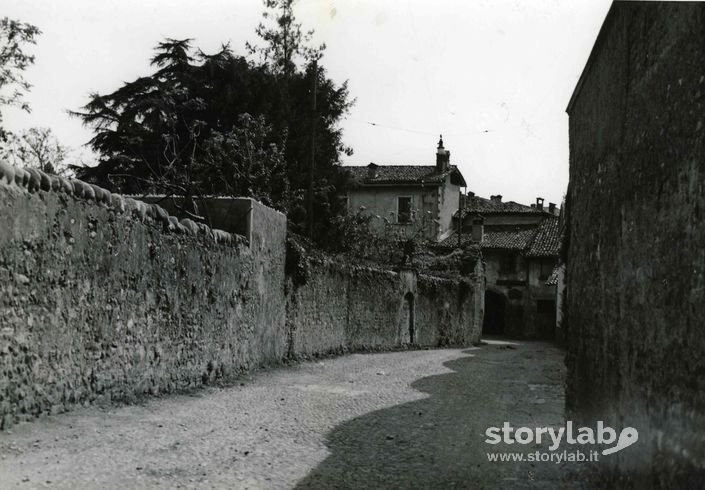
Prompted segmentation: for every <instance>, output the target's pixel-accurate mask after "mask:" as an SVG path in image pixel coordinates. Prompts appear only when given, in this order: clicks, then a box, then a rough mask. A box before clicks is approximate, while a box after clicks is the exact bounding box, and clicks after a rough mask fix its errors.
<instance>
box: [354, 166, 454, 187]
mask: <svg viewBox="0 0 705 490" xmlns="http://www.w3.org/2000/svg"><path fill="white" fill-rule="evenodd" d="M344 168H346V169H347V170H348V171H349V172H350V175H351V177H352V179H353V181H354V182H355V183H357V184H363V185H364V184H421V183H424V184H442V183H443V182H445V179H446V177H447V176H448V174H449V173H450V172H452V171H458V168H457V167H456V166H455V165H451V167H450V170H448V171H447V172H442V173H441V172H438V171H436V166H435V165H378V166H377V171H376V176H375V177H374V178H373V179H370V178H369V170H368V168H369V167H368V166H367V165H365V166H350V167H344Z"/></svg>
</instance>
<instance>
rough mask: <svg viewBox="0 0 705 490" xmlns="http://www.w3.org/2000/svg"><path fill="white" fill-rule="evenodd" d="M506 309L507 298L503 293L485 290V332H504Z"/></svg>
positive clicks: (495, 333)
mask: <svg viewBox="0 0 705 490" xmlns="http://www.w3.org/2000/svg"><path fill="white" fill-rule="evenodd" d="M506 309H507V300H506V298H505V297H504V296H503V295H501V294H498V293H495V292H493V291H486V292H485V319H484V320H483V322H482V333H483V334H486V335H502V334H504V326H505V325H504V322H505V314H506Z"/></svg>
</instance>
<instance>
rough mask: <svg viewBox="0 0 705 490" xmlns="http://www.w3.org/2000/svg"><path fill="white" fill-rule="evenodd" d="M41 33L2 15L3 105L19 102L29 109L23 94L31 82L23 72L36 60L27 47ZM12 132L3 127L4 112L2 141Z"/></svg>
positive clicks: (0, 102)
mask: <svg viewBox="0 0 705 490" xmlns="http://www.w3.org/2000/svg"><path fill="white" fill-rule="evenodd" d="M39 34H41V31H40V30H39V29H37V27H35V26H33V25H31V24H27V23H25V22H20V21H17V20H12V19H9V18H7V17H4V18H2V19H0V108H2V106H17V107H20V108H21V109H23V110H25V111H29V105H28V104H27V103H26V102H24V100H23V96H24V93H25V92H26V91H28V90H29V89H30V87H31V85H30V84H29V83H28V82H27V81H26V80H25V79H24V76H23V72H24V71H25V70H26V69H27V68H28V67H29V66H30V65H32V64H33V63H34V55H31V54H27V53H26V52H25V47H26V45H28V44H35V43H36V40H35V38H36V37H37V36H38V35H39ZM8 134H9V133H8V132H7V131H6V130H4V129H3V128H2V114H1V113H0V142H2V141H6V139H7V137H8Z"/></svg>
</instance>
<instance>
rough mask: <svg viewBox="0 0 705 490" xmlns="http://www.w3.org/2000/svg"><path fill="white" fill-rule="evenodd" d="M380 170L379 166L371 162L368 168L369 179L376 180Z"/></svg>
mask: <svg viewBox="0 0 705 490" xmlns="http://www.w3.org/2000/svg"><path fill="white" fill-rule="evenodd" d="M378 168H379V165H377V164H376V163H374V162H370V164H369V165H368V166H367V178H368V179H370V180H371V179H376V178H377V169H378Z"/></svg>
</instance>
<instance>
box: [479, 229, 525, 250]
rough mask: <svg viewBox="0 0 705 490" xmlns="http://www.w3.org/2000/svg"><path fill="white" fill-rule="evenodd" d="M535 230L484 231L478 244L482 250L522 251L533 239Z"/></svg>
mask: <svg viewBox="0 0 705 490" xmlns="http://www.w3.org/2000/svg"><path fill="white" fill-rule="evenodd" d="M535 234H536V230H535V229H528V230H515V231H492V230H489V231H486V232H485V233H484V235H483V237H482V243H481V244H480V245H481V246H482V248H483V249H485V248H494V249H498V248H500V249H504V250H524V249H525V248H526V247H527V246H528V245H529V244H530V243H531V240H532V239H533V238H534V235H535Z"/></svg>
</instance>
